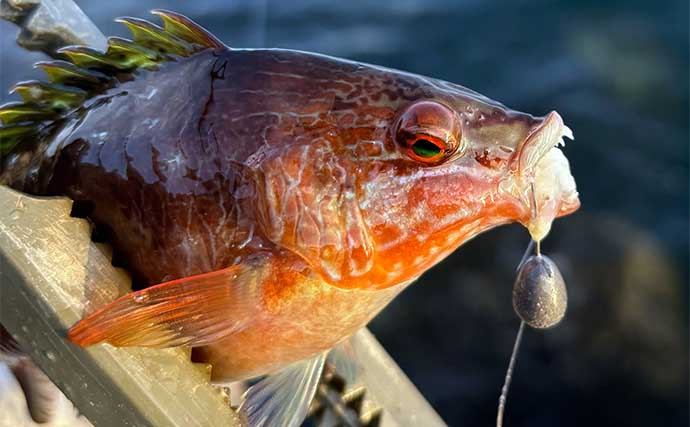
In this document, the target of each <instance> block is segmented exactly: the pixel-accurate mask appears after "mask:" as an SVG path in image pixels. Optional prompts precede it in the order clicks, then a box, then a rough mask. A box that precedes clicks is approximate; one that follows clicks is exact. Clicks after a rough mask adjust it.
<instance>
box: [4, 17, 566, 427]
mask: <svg viewBox="0 0 690 427" xmlns="http://www.w3.org/2000/svg"><path fill="white" fill-rule="evenodd" d="M154 13H155V14H157V15H158V16H160V17H161V18H162V20H163V26H162V27H160V26H157V25H154V24H152V23H149V22H147V21H143V20H140V19H134V18H122V19H120V22H123V23H124V24H125V25H126V26H127V27H129V29H130V30H131V32H132V37H133V40H127V39H122V38H117V37H111V38H110V39H109V42H108V48H107V51H105V52H100V51H96V50H94V49H90V48H86V47H67V48H64V49H62V50H61V53H62V54H63V55H64V57H65V60H64V61H50V62H43V63H39V64H38V66H39V67H41V68H42V69H43V70H45V72H46V74H47V75H48V79H49V82H40V81H30V82H22V83H19V84H17V85H16V86H15V87H14V91H15V92H17V93H18V94H19V95H20V96H21V97H22V99H23V101H22V102H18V103H11V104H7V105H4V106H2V107H0V120H2V123H3V124H2V127H0V150H2V154H3V160H2V166H1V169H0V183H2V184H5V185H9V186H11V187H13V188H15V189H18V190H20V191H25V192H28V193H31V194H36V195H63V196H68V197H70V198H72V199H73V200H74V201H75V202H76V203H78V204H80V205H81V206H88V207H90V210H89V211H88V212H86V215H87V216H88V218H89V219H90V220H91V221H93V222H94V223H95V224H96V225H97V226H98V227H101V228H106V229H108V230H110V231H111V232H112V233H111V234H112V243H113V245H114V247H115V251H116V253H118V254H119V255H120V257H121V258H122V259H123V260H124V261H125V262H126V264H127V267H128V269H129V271H130V272H131V273H132V275H133V277H134V280H135V282H136V283H138V284H139V287H140V288H143V289H140V290H138V291H136V292H132V293H131V294H128V295H125V296H123V297H121V298H119V299H117V300H116V301H114V302H113V303H112V304H110V305H108V306H106V307H103V308H102V309H101V310H99V311H97V312H95V313H91V314H89V315H88V316H86V317H85V318H84V319H83V320H82V321H80V322H79V323H78V324H76V325H75V326H74V327H73V328H72V329H71V330H70V331H69V335H68V336H69V339H70V340H72V341H73V342H74V343H76V344H79V345H82V346H88V345H95V344H98V343H104V342H105V343H110V344H112V345H115V346H148V347H171V346H183V345H184V346H191V347H194V351H193V356H194V359H195V360H198V361H203V362H207V363H211V364H212V365H213V372H212V377H213V380H214V381H215V382H218V383H224V382H228V381H235V380H241V379H247V378H253V377H257V376H264V375H267V377H266V378H265V379H264V380H262V381H261V382H260V383H258V384H257V385H256V386H254V387H252V388H250V389H249V391H248V394H247V396H246V398H245V402H244V403H243V405H242V407H241V412H242V413H243V414H244V416H245V417H246V418H247V420H248V424H249V425H252V426H259V425H272V426H273V425H280V426H295V425H298V424H299V423H300V422H301V420H302V419H303V418H304V415H305V414H306V411H307V408H308V405H309V402H310V400H311V397H312V396H313V394H314V391H315V388H316V384H317V382H318V379H319V377H320V375H321V371H322V369H323V365H324V358H325V357H326V354H327V352H328V351H329V350H330V349H331V348H333V347H334V346H336V345H338V344H339V343H341V342H343V341H344V340H346V339H347V338H348V337H349V336H350V335H351V334H353V333H354V332H355V331H356V330H358V329H359V328H361V327H363V326H364V325H366V323H367V322H368V321H369V320H370V319H371V318H372V317H374V316H375V315H376V314H377V313H378V312H379V311H380V310H382V309H383V308H384V307H385V306H386V305H387V304H388V302H390V301H391V299H393V298H394V297H395V296H396V295H397V294H398V293H400V292H401V291H402V290H403V289H404V288H405V287H406V286H408V285H409V284H410V283H412V282H413V281H415V280H416V279H417V278H418V277H419V276H420V275H421V274H422V273H424V272H425V271H427V270H428V269H430V268H431V267H432V266H434V265H435V264H436V263H438V262H439V261H441V260H442V259H444V258H445V257H446V256H448V254H450V253H451V252H453V251H454V250H455V249H456V248H458V247H459V246H460V245H462V244H463V243H464V242H466V241H468V240H469V239H471V238H473V237H474V236H476V235H478V234H480V233H482V232H484V231H486V230H489V229H490V228H493V227H495V226H498V225H501V224H508V223H511V222H516V221H517V222H520V223H522V224H523V225H525V226H526V227H527V228H528V229H529V230H530V232H531V233H532V235H533V236H535V238H541V237H543V236H544V235H546V233H548V230H549V228H550V226H551V223H552V222H553V220H554V219H555V218H556V217H560V216H563V215H567V214H569V213H571V212H573V211H575V210H576V209H577V208H578V207H579V200H578V194H577V190H576V186H575V181H574V179H573V177H572V175H571V173H570V168H569V165H568V161H567V159H566V158H565V156H564V154H563V152H562V151H561V150H560V149H559V148H558V146H559V145H561V144H562V143H563V138H564V137H567V138H572V133H571V132H570V130H569V129H568V128H567V127H566V126H565V125H564V124H563V121H562V119H561V117H560V116H559V115H558V113H556V112H551V113H549V114H548V115H546V116H545V117H534V116H532V115H529V114H525V113H520V112H516V111H513V110H511V109H509V108H507V107H505V106H504V105H502V104H500V103H498V102H495V101H492V100H490V99H488V98H487V97H485V96H483V95H480V94H478V93H477V92H474V91H472V90H470V89H467V88H465V87H462V86H459V85H456V84H452V83H448V82H444V81H440V80H436V79H432V78H427V77H422V76H417V75H414V74H410V73H405V72H401V71H396V70H392V69H388V68H383V67H378V66H374V65H368V64H362V63H357V62H352V61H347V60H343V59H337V58H332V57H327V56H323V55H318V54H313V53H307V52H299V51H292V50H280V49H236V48H230V47H227V46H225V45H224V44H223V43H221V42H220V41H219V40H218V39H217V38H215V37H214V36H213V35H211V34H210V33H208V32H207V31H206V30H204V29H203V28H201V27H200V26H198V25H197V24H195V23H193V22H192V21H191V20H189V19H188V18H185V17H183V16H182V15H179V14H176V13H174V12H169V11H160V10H158V11H154ZM531 183H537V186H536V188H537V192H536V193H534V194H533V195H532V192H531V191H530V185H531ZM534 204H537V205H538V208H539V215H537V216H534V215H532V214H531V213H532V212H533V210H534V208H535V206H533V205H534ZM540 236H541V237H540Z"/></svg>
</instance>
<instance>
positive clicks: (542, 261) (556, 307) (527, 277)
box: [496, 189, 568, 427]
mask: <svg viewBox="0 0 690 427" xmlns="http://www.w3.org/2000/svg"><path fill="white" fill-rule="evenodd" d="M533 191H534V189H533ZM534 245H535V241H534V240H531V241H530V244H529V245H528V246H527V250H526V251H525V255H524V256H523V259H522V261H521V262H520V264H519V265H518V269H517V273H518V274H517V277H516V279H515V283H514V284H513V310H515V314H517V315H518V317H519V318H520V319H521V321H520V328H519V329H518V333H517V336H516V337H515V344H514V345H513V352H512V353H511V355H510V362H509V363H508V369H507V371H506V377H505V380H504V382H503V387H502V388H501V395H500V397H499V399H498V413H497V415H496V427H503V415H504V413H505V407H506V402H507V399H508V391H509V389H510V383H511V381H512V377H513V372H514V370H515V362H516V360H517V354H518V352H519V350H520V343H521V342H522V335H523V333H524V330H525V325H529V326H530V327H532V328H534V329H546V328H552V327H554V326H556V325H557V324H558V323H560V321H561V320H563V316H565V311H566V309H567V307H568V293H567V290H566V287H565V281H564V280H563V276H562V275H561V272H560V270H559V269H558V266H557V265H556V263H554V262H553V261H552V260H551V258H549V257H547V256H546V255H543V254H542V253H541V241H537V242H536V254H535V255H531V256H528V255H529V253H530V251H531V250H532V248H533V247H534Z"/></svg>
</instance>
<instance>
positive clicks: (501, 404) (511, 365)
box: [496, 181, 541, 427]
mask: <svg viewBox="0 0 690 427" xmlns="http://www.w3.org/2000/svg"><path fill="white" fill-rule="evenodd" d="M530 193H531V196H532V215H533V218H536V217H537V213H538V212H537V197H536V196H535V191H534V181H532V182H531V183H530ZM535 244H536V251H535V252H536V254H537V256H540V255H541V241H537V242H535V241H534V239H530V241H529V243H528V244H527V249H525V253H524V254H523V255H522V259H521V260H520V263H519V264H518V266H517V269H516V270H515V271H516V272H519V271H520V269H521V268H522V267H523V266H524V265H525V261H527V259H528V258H529V254H530V252H532V249H534V246H535ZM524 330H525V321H524V320H520V328H519V329H518V332H517V335H516V336H515V343H514V344H513V352H512V354H511V355H510V362H508V369H507V370H506V376H505V379H504V381H503V387H502V388H501V396H500V397H499V398H498V413H497V414H496V427H503V414H504V413H505V410H506V402H507V400H508V391H509V390H510V383H511V382H512V380H513V371H514V370H515V362H516V360H517V355H518V352H519V351H520V343H522V334H523V332H524Z"/></svg>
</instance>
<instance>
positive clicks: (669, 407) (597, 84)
mask: <svg viewBox="0 0 690 427" xmlns="http://www.w3.org/2000/svg"><path fill="white" fill-rule="evenodd" d="M78 3H80V4H81V5H82V7H83V8H84V10H85V12H86V13H87V14H88V15H89V16H90V17H91V18H92V19H93V20H94V21H95V22H96V24H97V25H98V26H99V27H100V28H101V29H102V30H103V31H104V32H105V33H106V34H109V35H113V34H116V35H125V34H126V33H125V32H124V31H123V29H122V28H121V26H120V25H119V24H115V23H113V22H112V18H114V17H116V16H120V15H131V16H140V17H144V16H145V15H146V14H147V11H148V10H149V9H152V8H168V9H172V10H176V11H179V12H182V13H184V14H187V15H189V16H190V17H192V18H193V19H195V20H197V21H198V22H200V23H201V24H203V25H204V26H206V27H207V28H209V29H210V30H212V31H213V32H214V33H215V34H217V35H218V36H219V37H220V38H222V39H223V40H224V41H225V42H226V43H227V44H229V45H230V46H236V47H284V48H294V49H303V50H310V51H317V52H321V53H325V54H330V55H335V56H341V57H347V58H350V59H355V60H360V61H364V62H370V63H376V64H380V65H385V66H389V67H394V68H400V69H403V70H407V71H411V72H415V73H419V74H424V75H429V76H433V77H437V78H441V79H445V80H449V81H453V82H456V83H460V84H463V85H465V86H468V87H470V88H472V89H474V90H477V91H479V92H481V93H483V94H485V95H487V96H489V97H491V98H494V99H496V100H499V101H502V102H503V103H505V104H507V105H509V106H511V107H513V108H515V109H518V110H522V111H527V112H530V113H534V114H545V113H547V112H548V111H550V110H553V109H555V110H558V111H559V112H560V113H561V115H562V116H563V117H564V119H565V121H566V123H567V124H568V125H569V126H570V127H571V128H572V129H573V130H574V132H575V136H576V140H575V142H573V143H572V144H569V145H568V147H567V148H566V153H567V155H568V157H569V159H570V161H571V165H572V168H573V171H574V175H575V177H576V179H577V182H578V188H579V190H580V193H581V199H582V203H583V207H582V209H581V211H580V212H579V213H578V214H576V215H574V216H573V217H571V218H567V219H564V220H563V221H560V223H559V224H556V226H555V228H554V231H553V233H552V236H551V237H550V238H549V239H548V240H547V241H546V242H545V250H546V251H547V253H550V254H552V255H553V257H554V258H555V259H556V261H557V262H558V263H559V264H560V265H561V268H562V270H563V273H564V276H565V277H566V280H567V281H568V282H569V286H570V298H571V301H570V308H569V313H568V316H567V318H566V320H565V322H564V324H563V325H561V326H559V327H558V328H556V329H554V330H552V331H548V332H545V333H536V332H531V333H528V334H527V336H526V342H525V345H524V348H523V354H522V355H521V357H520V359H519V361H518V366H517V372H516V379H515V382H514V386H513V390H512V394H511V397H510V399H509V404H508V414H507V417H506V423H507V425H510V426H554V425H560V426H581V425H602V426H603V425H607V426H608V425H626V426H648V425H678V426H680V425H688V424H687V410H688V395H687V393H688V367H687V360H688V354H687V350H688V321H687V319H688V317H687V308H688V304H687V300H688V292H687V289H688V288H687V282H688V233H689V230H688V226H689V220H688V183H689V177H688V171H689V167H688V164H689V160H688V145H689V141H688V114H689V111H688V90H689V87H688V81H689V80H688V51H689V46H688V2H687V0H679V1H661V2H652V1H564V0H560V1H545V0H544V1H510V2H508V1H497V2H488V1H480V0H469V1H451V0H426V1H412V0H400V1H395V2H390V3H388V2H385V3H384V2H371V1H363V0H348V1H339V2H320V1H313V0H295V1H289V2H288V1H285V2H279V1H267V0H264V1H256V2H250V1H226V0H212V1H203V0H202V1H195V2H175V1H155V0H136V1H132V0H121V1H111V2H103V1H101V0H98V1H96V0H93V1H81V2H78ZM13 31H14V29H13V28H12V27H11V26H10V25H9V24H6V23H1V24H0V41H1V42H2V73H1V75H0V86H1V89H3V90H4V89H7V88H9V86H10V85H11V83H13V82H14V81H16V80H20V79H27V78H32V77H37V76H38V74H37V72H35V71H32V70H31V68H30V64H31V63H32V62H34V61H36V60H39V59H41V56H40V55H38V54H27V53H25V52H23V51H21V50H19V49H18V48H15V47H14V46H13V43H12V32H13ZM3 96H4V95H3ZM3 99H6V98H3ZM526 239H527V237H526V233H525V232H524V231H522V230H520V229H519V228H518V227H513V228H510V227H508V228H504V229H501V230H496V231H492V232H491V233H489V234H487V235H486V236H482V237H480V238H478V239H477V240H475V241H473V242H470V243H469V244H467V245H466V246H465V247H463V248H462V249H461V250H460V251H459V252H458V253H457V254H455V255H453V256H452V257H450V258H449V259H448V260H447V261H446V262H444V263H443V264H442V265H440V266H439V267H438V268H436V269H434V270H433V271H431V272H429V273H428V274H427V275H425V276H424V277H423V278H422V279H421V280H420V283H418V284H416V285H415V286H413V287H412V288H411V289H410V290H409V291H407V292H406V293H405V294H404V295H402V296H401V297H400V298H399V299H398V300H396V301H395V302H394V303H393V304H392V306H391V307H390V308H389V309H388V310H386V311H385V312H384V313H383V314H382V315H381V316H380V317H379V318H377V319H376V320H375V321H374V322H373V324H372V325H371V327H372V330H373V331H374V332H375V333H377V335H378V337H379V338H380V339H381V341H382V342H383V343H384V345H385V346H386V347H387V349H388V350H389V351H390V352H391V354H392V355H393V356H394V357H395V358H396V360H398V362H399V363H400V364H401V366H402V367H403V368H404V369H405V371H406V372H407V373H408V374H409V375H410V377H411V378H412V379H413V381H414V382H415V383H416V384H417V385H418V386H419V388H420V389H421V390H422V392H423V393H424V394H425V395H426V396H427V398H428V399H429V400H430V401H431V403H432V404H433V405H434V406H435V407H436V408H437V410H438V411H439V412H440V413H441V415H442V416H443V417H444V418H445V419H446V420H447V421H448V422H449V424H450V425H453V426H463V425H464V426H474V425H491V424H492V423H493V422H494V421H493V420H494V417H495V406H496V400H497V397H498V393H499V389H500V386H501V383H502V379H503V378H502V376H503V370H504V368H505V365H506V364H507V358H508V355H509V351H510V348H511V346H512V337H513V334H514V332H515V330H516V328H517V321H516V319H515V317H514V315H513V313H512V309H511V307H510V289H511V282H512V278H513V274H514V273H513V270H514V266H515V264H516V263H517V261H518V258H519V257H520V255H521V253H522V249H523V245H524V244H525V242H526Z"/></svg>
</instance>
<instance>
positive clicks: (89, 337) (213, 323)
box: [68, 265, 258, 348]
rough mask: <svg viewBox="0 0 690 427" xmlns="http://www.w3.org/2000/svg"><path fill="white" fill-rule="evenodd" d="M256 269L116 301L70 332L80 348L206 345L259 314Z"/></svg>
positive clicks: (240, 267)
mask: <svg viewBox="0 0 690 427" xmlns="http://www.w3.org/2000/svg"><path fill="white" fill-rule="evenodd" d="M256 276H257V274H256V268H255V267H254V268H253V267H248V266H245V265H238V266H233V267H229V268H225V269H222V270H218V271H213V272H210V273H205V274H200V275H197V276H190V277H185V278H182V279H178V280H173V281H170V282H165V283H161V284H160V285H156V286H153V287H150V288H147V289H144V290H141V291H138V292H132V293H130V294H127V295H125V296H123V297H120V298H118V299H117V300H115V301H113V302H112V303H111V304H109V305H107V306H106V307H104V308H102V309H101V310H99V311H97V312H95V313H93V314H91V315H89V316H88V317H86V318H85V319H82V320H81V321H79V322H78V323H77V324H76V325H74V326H73V327H72V328H71V329H70V330H69V332H68V337H69V339H70V341H72V342H74V343H75V344H78V345H80V346H89V345H93V344H97V343H101V342H107V343H110V344H112V345H114V346H118V347H125V346H140V347H159V348H161V347H176V346H182V345H187V346H202V345H208V344H210V343H212V342H215V341H219V340H221V339H223V338H225V337H227V336H229V335H231V334H233V333H235V332H237V331H239V330H241V329H243V328H244V327H245V326H246V325H247V324H248V323H249V322H250V321H251V320H252V318H254V316H253V314H254V311H255V310H256V307H257V306H258V304H257V302H256V301H257V298H256V296H255V295H256V289H257V286H256V283H257V281H256V280H255V278H256Z"/></svg>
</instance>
